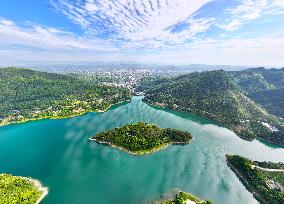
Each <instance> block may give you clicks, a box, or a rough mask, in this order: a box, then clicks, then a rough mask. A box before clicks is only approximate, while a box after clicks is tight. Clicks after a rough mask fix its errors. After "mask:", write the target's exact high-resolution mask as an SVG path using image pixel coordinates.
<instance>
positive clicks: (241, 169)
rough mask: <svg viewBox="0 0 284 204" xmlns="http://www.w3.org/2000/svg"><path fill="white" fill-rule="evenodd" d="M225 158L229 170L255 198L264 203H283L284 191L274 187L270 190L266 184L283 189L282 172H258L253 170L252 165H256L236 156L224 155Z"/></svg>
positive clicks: (258, 170)
mask: <svg viewBox="0 0 284 204" xmlns="http://www.w3.org/2000/svg"><path fill="white" fill-rule="evenodd" d="M226 158H227V163H228V165H229V166H230V168H231V169H232V170H233V171H234V172H235V173H236V175H237V176H238V177H239V178H240V179H241V181H242V182H243V183H244V184H245V185H246V186H247V187H248V188H249V190H250V191H251V192H252V193H253V194H254V195H255V197H257V198H258V199H260V200H262V202H265V203H274V204H280V203H284V191H283V190H280V189H278V188H276V187H275V188H271V187H269V186H268V182H270V181H273V182H277V183H278V184H280V185H282V187H283V184H284V183H283V180H284V172H270V171H264V170H260V169H258V168H255V167H254V168H253V165H256V164H258V163H256V162H252V161H250V160H248V159H246V158H243V157H241V156H238V155H233V156H230V155H226ZM275 165H278V164H275ZM283 189H284V188H283Z"/></svg>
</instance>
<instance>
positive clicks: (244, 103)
mask: <svg viewBox="0 0 284 204" xmlns="http://www.w3.org/2000/svg"><path fill="white" fill-rule="evenodd" d="M151 84H153V86H151V88H150V87H149V83H147V82H146V81H144V82H143V83H141V86H140V89H143V87H144V86H147V89H144V91H145V98H144V101H145V102H147V103H150V104H154V105H159V106H164V107H167V108H170V109H176V110H181V111H186V112H190V113H194V114H197V115H202V116H204V117H206V118H208V119H210V120H213V121H216V122H219V123H221V124H223V125H225V126H226V127H228V128H229V129H231V130H233V131H234V132H235V133H236V134H238V135H239V136H241V137H244V138H248V139H254V138H256V137H260V138H262V139H265V140H268V141H270V142H274V143H277V144H281V145H284V136H283V131H284V127H283V124H282V123H281V122H280V120H279V119H278V118H277V117H275V116H273V115H271V114H269V113H268V112H267V111H266V110H265V109H263V108H261V107H260V106H259V105H258V104H257V103H255V102H254V101H253V100H251V99H250V98H249V97H248V96H247V95H246V94H245V92H244V91H242V90H241V88H240V87H239V85H238V83H237V82H236V80H235V78H234V77H233V76H231V75H230V74H228V73H227V72H225V71H222V70H219V71H210V72H209V71H208V72H201V73H191V74H187V75H181V76H178V77H173V78H167V79H162V80H161V83H158V82H155V83H153V82H151ZM268 125H270V126H271V127H269V126H268ZM273 127H275V129H274V130H276V128H277V130H279V131H271V128H273Z"/></svg>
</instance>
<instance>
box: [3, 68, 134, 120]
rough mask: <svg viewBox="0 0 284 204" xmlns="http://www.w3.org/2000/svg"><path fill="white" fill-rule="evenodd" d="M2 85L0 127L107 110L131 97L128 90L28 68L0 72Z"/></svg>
mask: <svg viewBox="0 0 284 204" xmlns="http://www.w3.org/2000/svg"><path fill="white" fill-rule="evenodd" d="M0 83H1V86H0V103H1V106H0V125H6V124H10V123H17V122H25V121H28V120H37V119H41V118H65V117H72V116H76V115H81V114H84V113H86V112H91V111H105V110H107V109H108V108H109V107H110V106H111V105H112V104H115V103H119V102H123V101H125V100H129V99H130V98H131V94H130V91H129V90H128V89H126V88H120V87H114V86H107V85H103V84H100V83H97V82H96V81H95V82H93V81H91V80H85V79H83V78H82V77H80V76H77V75H72V74H68V75H66V74H55V73H46V72H39V71H33V70H29V69H18V68H4V69H0Z"/></svg>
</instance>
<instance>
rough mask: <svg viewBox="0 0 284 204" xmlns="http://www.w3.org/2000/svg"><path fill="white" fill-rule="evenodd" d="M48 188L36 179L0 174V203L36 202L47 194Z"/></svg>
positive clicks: (36, 203) (31, 203) (33, 203)
mask: <svg viewBox="0 0 284 204" xmlns="http://www.w3.org/2000/svg"><path fill="white" fill-rule="evenodd" d="M47 193H48V190H47V188H45V187H42V185H41V183H40V182H39V181H38V180H34V179H31V178H26V177H20V176H12V175H10V174H0V203H1V204H2V203H3V204H4V203H10V204H16V203H30V204H38V203H40V202H41V200H42V199H43V198H44V197H45V196H46V195H47Z"/></svg>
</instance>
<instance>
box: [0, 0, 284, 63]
mask: <svg viewBox="0 0 284 204" xmlns="http://www.w3.org/2000/svg"><path fill="white" fill-rule="evenodd" d="M283 53H284V0H72V1H71V0H45V1H43V0H25V1H23V0H13V1H11V0H1V4H0V61H1V63H3V64H9V63H10V64H13V63H31V62H35V63H48V62H58V63H60V62H79V61H90V62H96V61H105V62H108V61H125V62H127V61H137V62H142V63H143V62H145V63H160V64H227V65H251V66H259V65H263V66H284V57H283V56H284V54H283Z"/></svg>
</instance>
